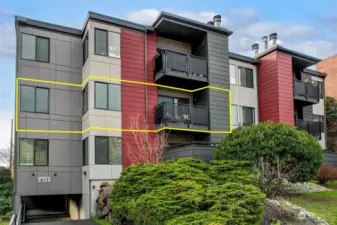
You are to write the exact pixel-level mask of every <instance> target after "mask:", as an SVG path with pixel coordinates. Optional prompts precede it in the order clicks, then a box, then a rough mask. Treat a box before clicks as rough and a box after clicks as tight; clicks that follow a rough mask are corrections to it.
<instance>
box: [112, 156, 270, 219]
mask: <svg viewBox="0 0 337 225" xmlns="http://www.w3.org/2000/svg"><path fill="white" fill-rule="evenodd" d="M222 173H223V174H222ZM226 174H227V176H226ZM235 176H236V177H237V179H236V180H235ZM244 176H246V178H244ZM252 177H253V175H252V167H251V166H250V163H247V162H232V161H214V162H212V164H207V163H205V162H202V161H200V160H197V159H176V160H169V161H167V162H164V163H158V164H153V165H137V166H131V167H129V168H127V169H125V170H124V171H123V172H122V175H121V177H120V178H119V179H118V180H117V181H116V182H115V184H114V187H113V188H112V191H111V196H110V198H111V201H110V202H111V207H112V213H113V215H114V217H116V218H118V219H119V220H121V221H125V220H126V221H131V222H133V223H134V224H135V225H162V224H173V223H174V222H175V221H181V223H180V222H179V223H175V224H177V225H180V224H186V223H188V221H191V220H194V219H195V218H201V217H202V215H204V216H205V218H203V217H202V218H203V220H201V221H200V223H199V224H211V222H212V223H213V224H216V223H217V222H219V223H220V224H221V223H222V221H227V220H228V221H236V220H237V221H240V223H234V222H233V223H231V224H233V225H234V224H244V223H245V222H247V221H249V222H252V223H247V224H255V222H259V221H260V218H261V212H262V207H261V205H263V200H264V198H265V196H264V195H263V194H261V192H260V191H259V189H258V188H256V187H255V186H253V185H250V184H249V185H246V184H248V183H251V181H252ZM233 181H235V182H241V184H240V183H229V182H233ZM252 207H253V208H252ZM198 212H199V213H198ZM207 212H212V214H213V215H212V216H210V215H211V214H207ZM207 215H209V217H206V216H207ZM221 215H222V216H221ZM224 215H226V216H224ZM176 217H179V219H178V218H176ZM194 217H195V218H194ZM236 218H238V219H236ZM254 219H255V220H254ZM172 221H173V222H172ZM253 222H254V223H253ZM195 224H197V223H195ZM222 224H223V223H222Z"/></svg>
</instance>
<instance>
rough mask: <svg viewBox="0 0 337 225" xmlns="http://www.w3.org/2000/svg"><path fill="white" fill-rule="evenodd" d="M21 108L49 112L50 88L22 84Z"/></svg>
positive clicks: (22, 109) (23, 110)
mask: <svg viewBox="0 0 337 225" xmlns="http://www.w3.org/2000/svg"><path fill="white" fill-rule="evenodd" d="M20 110H21V112H35V113H49V89H48V88H39V87H32V86H26V85H21V94H20Z"/></svg>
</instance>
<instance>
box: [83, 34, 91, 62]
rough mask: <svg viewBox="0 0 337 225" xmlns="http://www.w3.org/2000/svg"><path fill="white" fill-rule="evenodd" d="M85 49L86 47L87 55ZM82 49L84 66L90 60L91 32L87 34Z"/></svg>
mask: <svg viewBox="0 0 337 225" xmlns="http://www.w3.org/2000/svg"><path fill="white" fill-rule="evenodd" d="M84 47H86V50H87V55H85V48H84ZM82 49H83V58H82V60H83V65H84V64H85V63H86V61H87V59H88V58H89V32H87V33H86V35H85V38H84V39H83V42H82ZM85 56H86V57H85Z"/></svg>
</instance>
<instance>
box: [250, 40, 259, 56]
mask: <svg viewBox="0 0 337 225" xmlns="http://www.w3.org/2000/svg"><path fill="white" fill-rule="evenodd" d="M252 51H253V52H254V56H256V55H258V54H259V44H258V43H255V44H253V45H252Z"/></svg>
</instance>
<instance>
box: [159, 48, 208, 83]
mask: <svg viewBox="0 0 337 225" xmlns="http://www.w3.org/2000/svg"><path fill="white" fill-rule="evenodd" d="M154 63H155V66H154V76H155V77H154V78H155V82H156V83H160V84H165V85H169V86H175V87H177V86H179V87H183V88H184V87H189V88H190V89H192V88H198V87H203V86H206V85H207V83H208V66H207V59H205V58H202V57H198V56H194V55H190V54H183V53H179V52H174V51H170V50H166V49H159V50H158V54H157V55H156V56H155V58H154Z"/></svg>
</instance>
